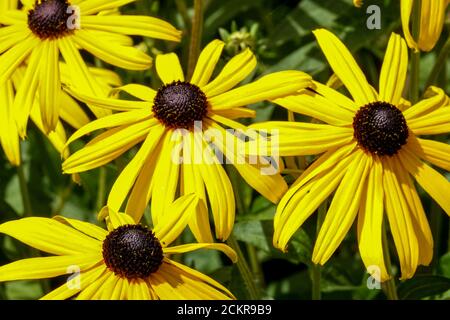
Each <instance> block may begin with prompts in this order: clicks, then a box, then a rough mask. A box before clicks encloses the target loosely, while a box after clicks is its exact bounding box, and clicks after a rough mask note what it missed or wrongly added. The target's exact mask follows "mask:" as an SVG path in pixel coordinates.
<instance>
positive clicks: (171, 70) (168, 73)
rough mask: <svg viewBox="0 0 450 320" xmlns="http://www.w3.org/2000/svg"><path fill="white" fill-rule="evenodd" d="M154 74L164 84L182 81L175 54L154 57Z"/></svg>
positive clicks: (182, 77)
mask: <svg viewBox="0 0 450 320" xmlns="http://www.w3.org/2000/svg"><path fill="white" fill-rule="evenodd" d="M155 66H156V72H158V76H159V78H160V79H161V80H162V82H163V83H164V84H170V83H172V82H174V81H184V74H183V69H182V68H181V64H180V59H178V56H177V55H176V54H175V53H168V54H159V55H157V56H156V63H155Z"/></svg>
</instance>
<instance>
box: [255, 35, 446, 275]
mask: <svg viewBox="0 0 450 320" xmlns="http://www.w3.org/2000/svg"><path fill="white" fill-rule="evenodd" d="M314 34H315V36H316V38H317V40H318V43H319V45H320V47H321V48H322V51H323V52H324V54H325V56H326V58H327V60H328V62H329V64H330V66H331V68H332V69H333V71H334V72H335V73H336V75H337V76H338V77H339V78H340V79H341V81H342V83H343V84H344V85H345V87H346V88H347V89H348V91H349V92H350V94H351V96H352V97H353V99H349V98H347V97H346V96H345V95H343V94H341V93H340V92H338V91H336V90H334V89H332V88H329V87H327V86H325V85H322V84H320V83H317V82H315V83H314V87H313V90H305V91H304V92H302V93H301V94H298V95H294V96H291V97H286V98H281V99H276V100H274V102H276V103H278V104H280V105H281V106H283V107H285V108H287V109H289V110H291V111H293V112H298V113H301V114H304V115H307V116H311V117H313V118H316V119H318V120H320V121H322V122H324V123H320V124H318V123H303V122H298V123H292V122H268V123H260V124H257V125H254V126H253V128H255V129H262V128H263V129H269V128H271V127H276V128H278V129H279V152H280V155H284V156H295V155H314V154H323V155H321V156H320V157H319V158H318V159H317V160H316V161H314V162H313V163H312V164H311V166H309V167H308V168H307V169H306V170H305V172H304V173H303V174H302V175H301V176H300V177H299V178H298V180H297V181H296V182H295V183H294V184H293V185H292V187H291V188H290V189H289V190H288V192H287V193H286V194H285V196H284V197H283V198H282V199H281V201H280V203H279V205H278V208H277V212H276V216H275V219H274V226H275V232H274V239H273V243H274V246H275V247H277V248H280V249H282V250H286V247H287V243H288V241H289V239H290V238H291V237H292V235H293V234H294V233H295V231H296V230H297V229H298V228H299V227H300V226H301V225H302V224H303V222H304V221H305V220H306V219H307V218H308V217H309V216H310V215H311V214H312V213H313V212H314V211H315V210H316V209H317V208H318V206H319V205H320V204H321V203H322V202H323V201H324V200H325V199H327V198H328V197H329V196H330V195H331V194H332V193H333V192H335V194H334V197H333V200H332V202H331V205H330V207H329V209H328V213H327V215H326V218H325V220H324V222H323V225H322V227H321V229H320V232H319V234H318V237H317V240H316V244H315V247H314V251H313V257H312V259H313V262H314V263H317V264H321V265H323V264H325V263H326V262H327V260H328V259H329V258H330V257H331V255H332V254H333V253H334V252H335V250H336V249H337V247H338V246H339V244H340V243H341V242H342V240H343V239H344V237H345V235H346V233H347V232H348V230H349V229H350V227H351V226H352V224H353V222H354V220H355V219H356V218H357V221H358V222H357V226H358V227H357V233H358V240H359V250H360V253H361V257H362V260H363V262H364V264H365V265H366V267H368V269H369V266H377V267H378V268H379V270H380V275H381V280H383V281H384V280H386V279H388V277H389V275H388V272H387V270H386V267H385V263H384V258H383V249H382V224H383V214H384V210H386V213H387V218H388V221H389V225H390V230H391V233H392V235H393V238H394V242H395V246H396V248H397V252H398V256H399V260H400V265H401V271H402V278H403V279H407V278H411V277H412V276H413V275H414V272H415V270H416V268H417V266H418V265H419V264H423V265H427V264H429V263H430V261H431V258H432V255H433V238H432V235H431V231H430V228H429V225H428V222H427V218H426V215H425V212H424V209H423V207H422V204H421V202H420V198H419V196H418V194H417V191H416V189H415V186H414V182H413V180H412V179H411V177H413V178H415V180H416V181H417V182H418V184H419V185H420V186H421V187H422V188H423V189H424V190H425V191H426V192H428V194H429V195H430V196H431V197H432V198H433V199H434V200H435V201H436V202H437V203H438V204H439V205H440V206H441V207H442V208H443V209H444V211H445V212H446V213H447V214H450V197H449V194H450V183H449V182H448V181H447V179H446V178H445V177H444V176H442V175H441V174H439V173H438V172H437V171H436V170H434V169H433V168H431V167H430V166H429V165H428V164H427V163H426V162H429V163H432V164H434V165H436V166H438V167H441V168H443V169H445V170H450V158H449V156H448V155H449V154H450V146H449V145H448V144H445V143H442V142H437V141H433V140H429V139H426V138H419V136H420V135H435V134H442V133H448V132H450V107H449V106H448V104H447V105H445V103H448V100H447V97H446V96H445V94H444V92H443V91H442V90H441V89H437V88H434V93H433V94H429V98H425V99H423V100H422V101H420V102H418V103H417V104H415V105H413V106H411V107H407V103H405V101H404V100H403V99H402V98H401V97H402V92H403V89H404V85H405V80H406V74H407V66H408V52H407V46H406V43H405V41H404V40H403V39H402V38H401V37H400V36H399V35H397V34H392V36H391V38H390V40H389V44H388V47H387V51H386V55H385V58H384V62H383V65H382V68H381V75H380V83H379V91H378V92H377V91H376V90H375V89H374V88H373V87H372V86H371V85H370V84H369V83H368V82H367V79H366V77H365V76H364V74H363V72H362V71H361V69H360V68H359V66H358V65H357V63H356V61H355V60H354V58H353V57H352V55H351V54H350V52H349V51H348V49H347V48H346V47H345V45H344V44H343V43H342V42H341V41H340V40H339V39H338V38H337V37H336V36H335V35H333V34H332V33H330V32H329V31H326V30H324V29H319V30H316V31H314ZM369 270H371V272H376V270H375V269H374V268H370V269H369Z"/></svg>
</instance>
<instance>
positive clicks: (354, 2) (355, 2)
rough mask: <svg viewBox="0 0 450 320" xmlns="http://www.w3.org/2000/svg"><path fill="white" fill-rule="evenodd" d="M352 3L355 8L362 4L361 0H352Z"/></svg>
mask: <svg viewBox="0 0 450 320" xmlns="http://www.w3.org/2000/svg"><path fill="white" fill-rule="evenodd" d="M353 5H354V6H355V7H357V8H361V7H362V5H363V2H362V0H353Z"/></svg>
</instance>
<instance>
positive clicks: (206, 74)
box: [190, 40, 225, 87]
mask: <svg viewBox="0 0 450 320" xmlns="http://www.w3.org/2000/svg"><path fill="white" fill-rule="evenodd" d="M224 45H225V43H224V42H223V41H220V40H213V41H211V42H210V43H209V44H208V45H207V46H206V47H205V48H204V49H203V50H202V52H201V53H200V56H199V58H198V61H197V65H196V66H195V70H194V74H193V75H192V79H191V81H190V82H191V83H193V84H195V85H197V86H199V87H204V86H206V85H207V84H208V82H209V79H210V78H211V76H212V74H213V72H214V68H215V67H216V64H217V62H218V61H219V59H220V55H221V54H222V50H223V47H224Z"/></svg>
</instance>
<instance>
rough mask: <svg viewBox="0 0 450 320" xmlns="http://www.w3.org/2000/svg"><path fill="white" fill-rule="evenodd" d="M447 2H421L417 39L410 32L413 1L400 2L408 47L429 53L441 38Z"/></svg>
mask: <svg viewBox="0 0 450 320" xmlns="http://www.w3.org/2000/svg"><path fill="white" fill-rule="evenodd" d="M449 2H450V1H449V0H421V6H420V26H419V35H418V39H414V37H413V36H412V34H411V32H410V19H411V12H412V10H413V4H414V0H401V1H400V10H401V18H402V27H403V33H404V35H405V39H406V42H407V43H408V46H409V47H410V48H412V49H415V50H421V51H431V50H432V49H433V48H434V46H435V45H436V43H437V42H438V40H439V37H440V36H441V32H442V28H443V27H444V22H445V15H446V11H447V6H448V4H449Z"/></svg>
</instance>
